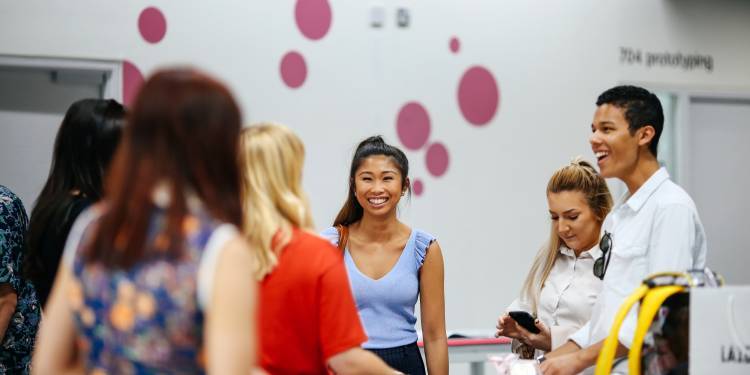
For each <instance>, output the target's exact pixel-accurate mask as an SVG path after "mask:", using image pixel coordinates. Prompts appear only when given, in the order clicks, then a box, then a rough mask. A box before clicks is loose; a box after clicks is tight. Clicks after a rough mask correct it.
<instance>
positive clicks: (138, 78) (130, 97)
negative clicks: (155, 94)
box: [122, 60, 143, 106]
mask: <svg viewBox="0 0 750 375" xmlns="http://www.w3.org/2000/svg"><path fill="white" fill-rule="evenodd" d="M142 84H143V74H141V71H140V70H138V67H137V66H135V65H133V63H132V62H130V61H128V60H125V61H123V62H122V102H123V104H125V105H126V106H129V105H131V104H133V101H134V100H135V96H136V94H138V89H140V88H141V85H142Z"/></svg>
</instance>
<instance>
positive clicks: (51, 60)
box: [0, 54, 123, 103]
mask: <svg viewBox="0 0 750 375" xmlns="http://www.w3.org/2000/svg"><path fill="white" fill-rule="evenodd" d="M0 66H7V67H22V68H44V69H72V70H89V71H99V72H102V73H104V74H105V75H106V77H107V79H106V81H105V82H104V86H103V90H102V96H103V98H104V99H115V100H117V101H118V102H120V103H122V89H123V82H122V80H123V76H122V61H115V60H97V59H75V58H64V57H46V56H22V55H5V54H0Z"/></svg>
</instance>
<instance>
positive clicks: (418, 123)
mask: <svg viewBox="0 0 750 375" xmlns="http://www.w3.org/2000/svg"><path fill="white" fill-rule="evenodd" d="M396 132H397V133H398V138H399V140H401V143H402V144H403V145H404V147H406V148H408V149H410V150H418V149H419V148H421V147H422V146H424V145H425V143H427V138H429V136H430V116H429V115H428V114H427V110H426V109H425V108H424V106H422V104H420V103H417V102H409V103H406V104H404V106H403V107H401V110H400V111H398V117H397V118H396Z"/></svg>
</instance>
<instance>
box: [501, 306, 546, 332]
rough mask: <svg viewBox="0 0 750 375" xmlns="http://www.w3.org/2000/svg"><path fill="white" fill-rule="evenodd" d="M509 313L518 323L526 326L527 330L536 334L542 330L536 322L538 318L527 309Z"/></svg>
mask: <svg viewBox="0 0 750 375" xmlns="http://www.w3.org/2000/svg"><path fill="white" fill-rule="evenodd" d="M508 315H510V317H511V318H513V320H515V321H516V323H518V325H520V326H521V327H523V328H525V329H526V330H527V331H529V332H531V333H535V334H536V333H539V332H541V331H540V330H539V327H537V326H536V323H534V321H535V320H536V319H534V317H533V316H531V314H529V313H527V312H526V311H511V312H509V313H508Z"/></svg>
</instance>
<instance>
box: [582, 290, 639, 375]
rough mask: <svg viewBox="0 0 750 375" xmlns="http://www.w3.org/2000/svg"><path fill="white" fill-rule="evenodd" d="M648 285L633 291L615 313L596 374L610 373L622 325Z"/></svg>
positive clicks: (597, 361) (606, 374) (600, 353)
mask: <svg viewBox="0 0 750 375" xmlns="http://www.w3.org/2000/svg"><path fill="white" fill-rule="evenodd" d="M648 290H649V289H648V286H647V285H641V286H639V287H638V289H636V290H635V292H633V294H631V295H630V296H628V298H626V299H625V302H623V304H622V305H620V310H618V311H617V315H615V321H614V322H612V329H611V330H610V331H609V336H607V338H606V339H605V340H604V345H603V346H602V350H601V351H600V352H599V358H598V359H597V360H596V370H595V372H594V374H595V375H608V374H609V373H610V371H611V370H612V362H614V360H615V354H616V353H617V343H618V336H619V333H620V327H621V326H622V322H623V321H624V320H625V317H626V316H628V312H629V311H630V309H631V308H632V307H633V305H635V303H636V302H638V300H640V299H641V298H642V297H643V296H644V295H645V294H646V293H647V292H648Z"/></svg>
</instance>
